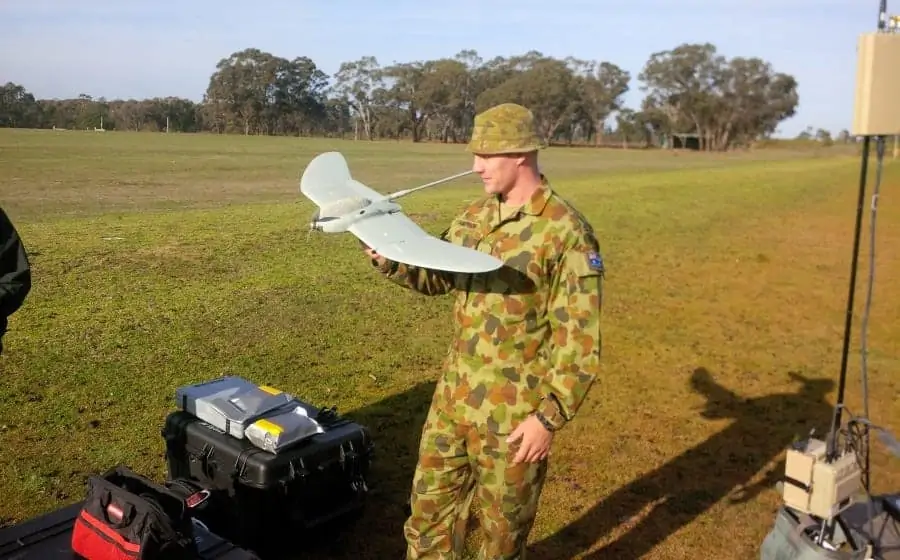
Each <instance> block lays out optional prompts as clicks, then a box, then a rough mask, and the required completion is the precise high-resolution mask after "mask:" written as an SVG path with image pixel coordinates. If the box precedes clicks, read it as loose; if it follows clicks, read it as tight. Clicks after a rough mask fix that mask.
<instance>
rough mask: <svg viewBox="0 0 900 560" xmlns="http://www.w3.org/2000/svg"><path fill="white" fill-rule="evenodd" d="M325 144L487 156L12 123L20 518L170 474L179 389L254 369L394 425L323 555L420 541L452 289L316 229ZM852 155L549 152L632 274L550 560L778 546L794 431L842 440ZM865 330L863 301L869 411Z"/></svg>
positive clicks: (463, 165) (11, 379) (14, 477)
mask: <svg viewBox="0 0 900 560" xmlns="http://www.w3.org/2000/svg"><path fill="white" fill-rule="evenodd" d="M325 150H340V151H342V152H344V153H345V155H346V156H347V158H348V160H349V161H350V164H351V168H352V169H353V172H354V174H355V175H356V176H357V177H358V178H359V179H360V180H362V181H364V182H366V183H368V184H370V185H371V186H373V187H374V188H377V189H379V190H382V191H388V190H395V189H400V188H406V187H409V186H414V185H416V184H421V183H424V182H427V181H429V180H432V179H436V178H439V177H442V176H446V175H450V174H453V173H456V172H458V171H462V170H465V169H467V168H468V167H469V165H470V161H469V159H468V157H467V155H466V154H465V152H464V151H463V150H462V147H461V146H442V145H428V144H425V145H411V144H406V143H394V142H380V143H365V142H359V143H354V142H350V141H339V140H324V139H316V140H310V139H296V138H262V137H215V136H188V135H184V136H182V135H162V134H160V135H152V134H137V133H133V134H129V133H105V134H92V133H81V132H74V131H67V132H57V133H54V132H52V131H15V130H14V131H9V130H5V131H0V176H2V177H3V181H2V182H0V201H2V205H3V207H4V209H6V210H7V212H9V213H10V214H11V216H12V218H13V220H14V221H15V222H16V225H17V226H18V228H19V230H20V233H21V234H22V236H23V238H24V239H25V241H26V243H27V245H28V249H29V250H30V251H31V255H32V264H33V267H34V274H35V286H34V288H33V292H32V293H31V295H30V297H29V299H28V302H27V304H26V306H25V307H24V308H23V309H22V310H21V311H20V312H19V313H17V314H16V315H14V316H13V318H12V319H11V322H10V332H9V333H8V335H7V336H6V338H5V339H4V345H5V353H4V355H3V356H0V449H2V450H3V452H2V453H0V472H2V473H3V476H2V477H0V522H2V524H9V523H14V522H17V521H20V520H23V519H25V518H28V517H31V516H34V515H37V514H40V513H43V512H46V511H49V510H50V509H53V508H56V507H59V506H60V505H62V504H64V503H69V502H71V501H74V500H77V499H79V498H80V496H81V494H82V493H83V490H84V486H83V483H84V477H85V476H86V475H87V474H90V473H94V472H98V471H103V470H105V469H107V468H109V467H111V466H112V465H114V464H116V463H120V462H121V463H126V464H129V465H131V466H132V467H133V468H135V469H137V470H139V471H140V472H142V473H145V474H147V475H148V476H151V477H154V478H156V479H159V480H162V479H163V478H164V476H165V462H164V457H163V441H162V439H161V437H160V434H159V430H160V428H161V427H162V423H163V420H164V418H165V415H166V414H167V413H168V412H170V411H171V410H173V409H174V404H175V403H174V400H173V396H174V391H175V389H176V387H178V386H180V385H183V384H187V383H193V382H197V381H201V380H205V379H209V378H211V377H215V376H219V375H223V374H236V375H242V376H246V377H248V378H250V379H253V380H254V381H257V382H260V383H267V384H270V385H275V386H278V387H280V388H283V389H285V390H287V391H290V392H292V393H294V394H296V395H298V396H300V397H301V398H304V399H306V400H308V401H310V402H312V403H314V404H317V405H328V406H330V405H336V406H337V407H338V409H339V410H341V411H343V412H345V413H348V414H350V415H352V416H353V417H354V418H356V419H358V420H359V421H360V422H362V423H365V424H366V425H367V426H369V427H370V429H371V430H372V432H373V435H374V437H375V438H376V442H377V445H378V458H377V463H376V466H375V471H374V473H373V480H372V486H373V496H372V502H373V504H372V508H371V509H370V510H369V511H368V513H367V514H366V515H365V516H364V517H363V518H362V519H361V520H359V521H358V522H357V523H356V524H355V525H353V526H352V527H351V528H349V529H347V530H346V532H344V533H343V534H341V536H340V538H339V539H338V540H337V541H336V542H335V543H334V544H331V545H328V544H318V545H317V548H315V549H314V552H310V553H309V554H310V556H311V557H329V558H369V557H371V558H388V557H399V556H401V555H402V550H403V538H402V532H401V523H402V521H403V505H404V503H405V499H406V494H407V490H408V485H409V480H410V477H411V475H412V468H413V466H414V461H415V447H416V444H417V440H418V435H419V434H418V432H419V429H420V427H421V422H422V420H423V417H424V413H425V410H426V407H427V405H428V401H429V399H430V390H431V387H432V384H433V381H434V380H435V379H436V377H437V376H438V375H439V373H440V370H439V367H440V361H441V359H442V357H443V354H444V352H445V349H446V346H447V344H448V343H449V336H450V326H449V320H450V316H449V309H450V307H449V305H450V301H449V300H448V299H446V298H435V299H430V298H426V297H422V296H417V295H415V294H413V293H410V292H406V291H403V290H401V289H399V288H397V287H396V286H393V285H391V284H389V283H388V282H386V281H381V280H380V279H379V278H378V277H377V275H375V273H374V272H373V271H372V270H371V269H370V267H369V266H368V264H367V262H366V261H365V259H364V258H363V256H362V254H361V253H360V251H359V249H358V245H357V242H356V240H355V239H354V238H353V237H352V236H350V235H349V234H348V235H323V234H313V235H311V236H310V235H308V232H307V230H306V225H305V224H306V222H307V220H308V218H309V216H310V214H311V213H312V210H313V208H312V205H311V204H309V203H308V202H307V201H305V199H302V197H301V196H300V195H299V193H298V190H297V181H298V177H299V174H300V172H301V170H302V169H303V167H304V166H305V164H306V163H307V162H308V161H309V160H310V158H311V157H313V156H314V155H315V154H316V153H318V152H321V151H325ZM830 154H831V152H829V150H827V149H823V150H818V151H815V150H804V151H802V152H801V151H797V152H794V151H789V150H760V151H754V152H749V153H739V154H728V155H720V154H712V155H710V154H692V153H678V154H672V153H668V152H657V151H648V152H644V151H621V150H592V149H575V148H573V149H565V148H554V149H551V150H549V151H547V152H546V153H545V154H543V155H542V156H541V157H542V162H543V166H544V171H545V172H546V173H547V174H548V175H549V177H550V179H551V180H552V181H553V182H554V185H555V186H556V187H557V189H558V190H559V191H560V192H561V193H562V194H563V195H564V196H565V197H567V198H569V199H570V200H571V201H572V202H574V203H575V204H576V205H577V206H578V207H579V208H580V209H582V210H583V211H584V213H585V214H586V216H587V217H588V219H589V220H590V221H591V222H592V223H593V224H594V226H595V228H596V230H597V232H598V234H599V236H600V239H601V242H602V245H603V250H604V257H605V260H606V263H607V266H608V268H609V272H608V275H607V281H606V288H605V290H606V291H605V294H606V295H605V310H604V313H605V319H604V351H603V360H604V366H605V372H604V375H603V377H602V378H601V379H599V380H598V382H597V385H596V386H595V388H594V390H593V392H592V393H591V395H590V397H589V400H588V402H587V403H586V404H585V406H584V408H583V409H582V411H581V413H580V417H579V419H578V420H577V422H575V423H574V424H573V425H572V426H570V427H569V428H567V429H566V430H565V431H564V432H561V433H560V434H559V436H558V438H557V440H556V442H555V443H554V451H553V462H552V467H551V473H550V480H549V482H548V485H547V487H546V491H545V494H544V497H543V500H542V505H541V509H540V513H539V516H538V520H537V523H536V526H535V528H534V531H533V533H532V537H531V540H532V542H533V548H534V552H533V554H532V557H533V558H553V559H559V558H578V557H586V556H590V554H591V553H592V552H594V551H597V550H599V549H600V548H602V547H606V552H607V553H609V554H610V557H615V558H637V557H641V556H644V555H645V556H646V557H652V558H688V557H701V556H702V557H716V558H748V557H753V556H754V555H756V556H758V552H757V551H758V547H759V544H760V542H761V541H762V539H763V537H764V536H765V533H766V532H767V531H768V529H769V527H770V525H771V523H772V520H773V512H774V508H775V507H777V504H778V500H777V495H776V494H775V492H774V490H773V489H772V488H773V484H774V480H773V479H772V475H771V474H767V473H769V472H770V470H771V469H773V468H774V469H775V473H776V474H778V469H780V468H781V467H780V466H779V464H778V461H779V459H780V458H781V451H782V450H783V449H784V447H785V446H787V445H788V444H789V443H790V442H791V441H792V439H794V438H796V437H801V436H802V435H804V434H806V433H807V432H808V431H809V429H811V428H813V427H816V428H817V429H818V431H819V432H822V431H823V430H826V429H827V426H828V420H829V415H830V408H829V407H830V404H831V403H833V401H834V398H835V384H834V380H836V378H837V374H838V371H839V360H840V350H841V340H842V329H843V321H844V306H845V299H846V290H847V281H848V274H849V262H850V251H851V242H852V234H853V219H854V212H855V208H856V186H857V181H858V173H859V171H858V168H859V163H858V159H857V158H854V157H846V156H840V157H835V156H832V155H830ZM897 187H900V166H898V165H897V163H896V162H888V164H887V166H886V170H885V183H884V185H883V188H882V193H883V196H882V198H881V203H880V207H879V212H880V213H879V218H878V219H879V222H878V230H879V234H878V235H879V239H878V242H879V244H878V248H877V251H878V270H877V275H878V277H877V279H876V288H875V295H874V304H873V305H874V306H873V309H872V314H871V319H870V328H869V337H870V340H869V345H870V356H869V372H870V383H869V386H870V391H871V399H870V407H871V408H870V416H871V417H872V418H873V420H874V421H875V422H876V423H878V424H881V425H885V426H887V427H888V428H890V429H892V430H897V429H900V408H898V406H897V404H895V403H896V402H900V401H898V400H897V391H898V382H897V381H895V379H896V374H895V372H896V370H897V366H898V365H900V322H898V321H897V319H896V318H897V317H898V316H900V293H898V290H897V289H896V288H895V287H894V282H893V281H892V279H893V278H896V277H897V276H898V273H900V261H898V260H897V259H896V258H894V257H893V255H895V254H896V253H897V251H898V247H900V219H898V218H900V205H898V204H896V200H895V198H894V193H895V192H896V191H897ZM478 194H479V187H478V184H477V183H476V180H475V179H463V180H460V181H459V182H457V183H454V184H451V185H445V186H442V187H438V188H436V189H434V190H429V191H425V192H423V193H420V194H419V195H416V196H413V197H410V198H409V199H407V201H406V203H405V204H404V207H405V208H406V209H407V211H408V212H409V213H410V214H412V215H413V216H414V217H416V219H417V220H418V221H419V222H420V223H421V224H422V225H423V226H424V227H425V228H426V229H428V230H429V231H433V232H437V231H440V230H441V229H442V228H443V227H444V225H445V224H446V222H447V221H448V220H449V219H450V218H451V217H452V216H453V215H454V213H455V212H456V211H457V210H459V209H460V208H461V206H462V205H463V204H465V202H466V201H467V200H470V199H472V198H474V197H476V196H478ZM867 207H868V205H867ZM866 227H867V226H866ZM865 231H867V230H864V233H865ZM867 245H868V239H867V237H864V238H863V251H862V254H861V259H862V260H861V263H860V266H861V269H860V272H861V274H860V277H859V284H858V285H859V290H860V291H859V293H858V295H857V302H858V310H861V309H862V304H863V300H864V293H863V291H862V289H863V287H864V283H865V280H866V264H867V263H866V261H865V259H866V257H867V249H866V247H867ZM354 301H359V302H361V303H360V305H357V304H355V303H353V302H354ZM859 332H860V331H859V314H857V322H856V324H855V326H854V331H853V334H854V336H853V341H854V348H853V352H854V353H853V354H852V355H851V362H850V373H851V377H850V383H849V386H848V398H849V404H850V406H851V407H852V410H853V411H854V412H857V413H858V412H859V411H860V404H859V388H858V387H859V383H858V371H859V359H858V342H859ZM876 448H877V454H876V455H875V456H874V457H873V467H874V468H875V469H876V473H875V478H874V484H875V487H876V489H883V488H894V487H896V486H897V485H898V483H900V477H898V475H897V464H898V463H897V459H894V458H889V457H887V456H886V455H885V454H884V453H883V451H882V449H883V448H882V447H880V446H876ZM366 543H368V544H366ZM367 547H371V548H370V550H369V552H368V553H366V552H364V551H365V550H366V548H367ZM315 553H318V556H316V554H315ZM299 557H305V556H303V554H302V553H301V554H300V555H299Z"/></svg>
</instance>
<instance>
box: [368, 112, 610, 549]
mask: <svg viewBox="0 0 900 560" xmlns="http://www.w3.org/2000/svg"><path fill="white" fill-rule="evenodd" d="M541 147H542V146H541V143H540V142H539V139H538V136H537V135H536V133H535V129H534V119H533V116H532V114H531V112H530V111H529V110H527V109H526V108H524V107H522V106H520V105H516V104H510V103H506V104H502V105H498V106H496V107H493V108H491V109H488V110H487V111H485V112H483V113H481V114H479V115H478V116H476V117H475V122H474V130H473V133H472V139H471V142H470V143H469V146H468V149H469V151H471V152H472V153H473V154H474V171H475V172H477V173H478V174H479V175H480V176H481V177H482V180H483V182H484V187H485V191H486V192H487V196H486V197H484V198H482V199H480V200H478V201H477V202H475V203H473V204H471V205H470V206H469V207H468V208H466V209H465V211H463V213H462V214H461V215H460V216H458V217H457V218H456V219H455V220H453V222H452V223H451V224H450V227H449V228H448V229H447V231H445V232H444V234H443V235H442V238H443V239H445V240H446V241H449V242H451V243H457V244H459V245H463V246H466V247H470V248H473V249H477V250H479V251H484V252H487V253H490V254H492V255H494V256H496V257H498V258H500V259H501V260H503V261H504V262H505V265H504V266H503V267H502V268H500V269H499V270H497V271H494V272H490V273H485V274H456V273H448V272H442V271H434V270H425V269H421V268H416V267H412V266H408V265H405V264H401V263H397V262H392V261H388V260H386V259H385V258H384V257H381V256H380V255H378V254H376V253H375V252H374V251H373V250H372V249H370V248H365V250H366V252H367V254H368V255H369V256H370V257H371V258H372V262H373V265H375V266H376V267H377V268H378V270H379V271H380V272H381V273H383V274H384V275H385V276H387V278H389V279H390V280H392V281H394V282H396V283H398V284H400V285H401V286H404V287H406V288H409V289H413V290H416V291H418V292H420V293H423V294H427V295H439V294H448V293H452V294H454V295H455V298H456V303H455V306H454V312H453V313H454V317H455V319H456V324H455V331H456V332H455V336H454V341H453V343H452V344H451V347H450V350H449V353H448V355H447V357H446V360H445V363H444V369H445V373H444V375H443V376H442V378H441V379H440V380H439V382H438V384H437V387H436V390H435V393H434V398H433V401H432V405H431V409H430V410H429V413H428V417H427V419H426V421H425V425H424V427H423V430H422V439H421V444H420V449H419V462H418V466H417V468H416V471H415V474H414V477H413V488H412V494H411V503H410V506H411V509H412V512H411V516H410V517H409V519H408V520H407V521H406V524H405V525H404V535H405V537H406V540H407V543H408V551H407V559H408V560H412V559H424V558H434V559H449V558H460V557H461V554H462V551H463V547H464V543H465V529H466V522H467V518H468V513H469V508H470V507H471V505H472V500H473V499H474V500H475V505H476V506H477V507H476V510H477V511H478V512H479V514H480V518H481V526H482V529H483V532H482V534H483V537H484V538H483V544H482V548H481V554H480V557H481V558H491V559H498V558H507V559H508V558H520V559H521V558H523V557H524V556H525V545H526V541H527V538H528V534H529V532H530V531H531V527H532V525H533V523H534V518H535V513H536V510H537V504H538V499H539V496H540V494H541V490H542V487H543V483H544V478H545V475H546V472H547V455H548V453H549V449H550V443H551V441H552V439H553V434H554V432H555V431H557V430H559V429H560V428H562V427H563V426H564V425H565V424H566V423H567V422H568V421H571V420H572V418H573V417H574V415H575V413H576V411H577V410H578V408H579V406H580V405H581V403H582V401H583V400H584V398H585V395H586V394H587V392H588V389H589V388H590V387H591V385H592V384H593V382H594V379H595V378H596V376H597V374H598V373H599V365H600V309H601V302H600V300H601V282H602V276H603V262H602V260H601V258H600V252H599V248H598V243H597V240H596V238H595V236H594V233H593V230H592V228H591V226H590V225H589V224H588V222H587V221H586V220H585V219H584V218H583V217H582V216H581V215H580V214H579V213H578V212H577V211H576V210H575V209H574V208H573V207H572V205H571V204H569V203H568V202H566V201H565V200H563V199H562V198H561V197H560V196H559V195H558V194H557V193H556V192H554V191H553V189H552V188H551V187H550V184H549V182H548V181H547V179H546V177H545V176H544V175H543V174H541V173H540V171H539V170H538V167H537V151H538V150H539V149H540V148H541Z"/></svg>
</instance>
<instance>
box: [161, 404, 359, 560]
mask: <svg viewBox="0 0 900 560" xmlns="http://www.w3.org/2000/svg"><path fill="white" fill-rule="evenodd" d="M303 406H304V407H305V408H306V409H307V411H308V414H309V416H310V417H312V418H315V419H316V420H317V421H319V423H320V424H322V426H323V427H324V428H325V432H324V433H321V434H315V435H313V436H311V437H309V438H307V439H305V440H303V441H301V442H299V443H298V444H295V445H293V446H291V447H288V448H286V449H283V450H281V451H279V452H278V453H277V454H272V453H270V452H268V451H264V450H262V449H259V448H258V447H256V446H254V445H253V444H252V443H251V442H250V441H248V440H247V439H246V438H245V439H237V438H235V437H233V436H231V435H228V434H226V433H224V432H223V431H221V430H219V429H217V428H215V427H213V426H211V425H210V424H208V423H206V422H204V421H202V420H199V419H198V418H197V417H195V416H193V415H191V414H189V413H187V412H184V411H181V410H178V411H175V412H172V413H170V414H169V415H168V416H167V417H166V422H165V427H164V428H163V430H162V436H163V438H164V439H165V441H166V460H167V464H168V470H169V479H177V478H186V479H190V480H194V481H196V482H197V483H198V484H199V485H200V486H202V487H204V488H206V489H208V490H211V491H212V492H213V495H212V497H211V500H212V502H211V503H210V506H209V507H207V508H206V510H205V512H204V513H202V514H198V517H199V518H200V519H202V520H203V521H204V522H205V523H207V524H208V525H209V527H210V529H211V530H212V531H214V532H216V533H218V534H221V535H223V536H225V537H227V538H229V539H230V540H232V541H234V542H236V543H238V544H240V545H242V546H246V547H248V548H253V549H254V550H259V549H264V548H268V547H269V546H272V545H275V543H277V542H278V541H279V540H282V539H283V538H285V537H293V536H294V535H293V532H294V531H295V530H297V529H300V530H305V529H310V528H313V527H316V526H318V525H320V524H321V523H324V522H326V521H332V520H334V519H336V518H340V517H342V516H347V517H350V516H351V514H354V513H358V512H360V511H361V510H362V508H363V506H364V505H365V498H366V494H367V492H368V486H367V483H366V477H367V475H368V472H369V466H370V464H371V460H372V456H373V451H374V445H373V443H372V441H371V438H370V435H369V432H368V430H367V429H366V428H365V427H364V426H361V425H360V424H357V423H355V422H352V421H350V420H348V419H346V418H344V417H341V416H340V415H338V414H337V413H336V412H335V411H334V409H322V410H320V409H318V408H315V407H312V406H310V405H307V404H305V403H303ZM213 504H216V505H215V506H214V505H213ZM207 512H208V513H207Z"/></svg>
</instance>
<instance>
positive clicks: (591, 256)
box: [587, 251, 604, 272]
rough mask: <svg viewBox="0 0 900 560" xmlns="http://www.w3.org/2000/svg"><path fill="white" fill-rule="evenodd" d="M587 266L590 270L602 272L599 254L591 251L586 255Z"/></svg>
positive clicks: (601, 261)
mask: <svg viewBox="0 0 900 560" xmlns="http://www.w3.org/2000/svg"><path fill="white" fill-rule="evenodd" d="M587 265H588V268H590V269H591V270H596V271H598V272H603V270H604V268H603V257H602V256H600V253H598V252H596V251H591V252H589V253H588V254H587Z"/></svg>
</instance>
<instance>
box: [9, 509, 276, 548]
mask: <svg viewBox="0 0 900 560" xmlns="http://www.w3.org/2000/svg"><path fill="white" fill-rule="evenodd" d="M82 505H83V502H77V503H74V504H70V505H68V506H64V507H62V508H59V509H57V510H54V511H51V512H49V513H46V514H44V515H41V516H38V517H35V518H32V519H29V520H27V521H23V522H22V523H19V524H18V525H13V526H11V527H6V528H5V529H0V559H9V560H13V559H14V560H32V559H33V560H73V559H74V558H78V557H77V556H75V553H74V552H72V546H71V543H72V529H73V526H74V525H75V518H76V517H78V513H79V512H80V511H81V507H82ZM194 540H195V541H196V542H197V548H198V549H199V551H200V559H201V560H259V556H256V555H255V554H253V553H251V552H250V551H248V550H244V549H242V548H239V547H237V546H235V545H234V544H232V543H230V542H228V541H226V540H225V539H223V538H221V537H219V536H218V535H215V534H213V533H211V532H209V531H208V530H206V528H204V527H198V526H196V525H195V526H194Z"/></svg>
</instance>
